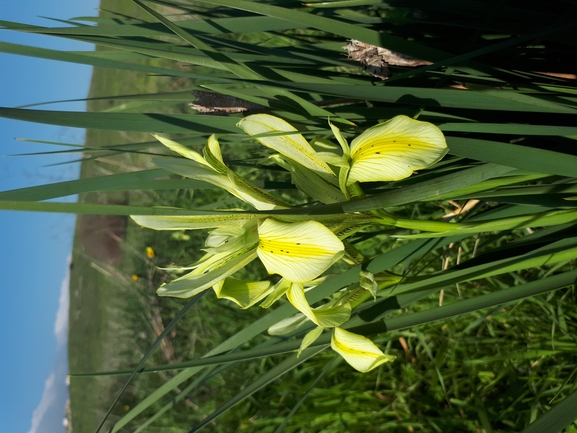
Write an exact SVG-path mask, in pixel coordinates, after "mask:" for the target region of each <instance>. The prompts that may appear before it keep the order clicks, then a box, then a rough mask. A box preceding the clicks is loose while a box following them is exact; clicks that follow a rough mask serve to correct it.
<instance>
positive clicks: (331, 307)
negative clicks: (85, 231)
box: [132, 114, 447, 372]
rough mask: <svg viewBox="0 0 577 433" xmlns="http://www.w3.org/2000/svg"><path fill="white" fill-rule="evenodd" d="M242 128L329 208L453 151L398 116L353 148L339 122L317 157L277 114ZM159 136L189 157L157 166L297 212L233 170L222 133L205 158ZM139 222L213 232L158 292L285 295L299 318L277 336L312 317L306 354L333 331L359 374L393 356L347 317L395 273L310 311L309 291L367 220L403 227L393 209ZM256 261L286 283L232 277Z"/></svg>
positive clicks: (264, 302) (254, 298)
mask: <svg viewBox="0 0 577 433" xmlns="http://www.w3.org/2000/svg"><path fill="white" fill-rule="evenodd" d="M237 126H238V127H239V128H240V129H242V130H243V131H244V132H245V133H246V134H248V135H249V136H252V137H254V138H255V139H256V140H257V141H258V142H259V143H261V144H262V145H264V146H265V147H267V148H270V149H272V150H273V151H274V152H276V153H275V154H274V155H272V156H271V157H270V158H271V160H272V161H274V162H275V163H276V164H278V165H279V166H281V167H283V168H285V169H286V170H287V171H289V172H290V173H291V177H292V181H293V183H294V184H295V185H296V186H297V188H299V189H300V190H301V191H303V192H304V193H306V194H308V195H309V196H311V197H312V198H313V199H314V200H317V201H320V202H322V203H337V202H343V201H347V200H350V199H352V198H354V197H356V196H358V195H359V193H361V194H362V189H361V188H360V183H362V182H375V181H395V180H400V179H404V178H406V177H408V176H410V175H411V174H412V173H413V172H414V171H416V170H421V169H425V168H427V167H429V166H431V165H432V164H434V163H436V162H438V161H439V160H440V159H441V158H442V157H443V156H444V155H445V154H446V152H447V146H446V143H445V138H444V136H443V134H442V132H441V131H440V130H439V129H438V128H437V127H436V126H434V125H432V124H430V123H427V122H421V121H417V120H414V119H411V118H409V117H406V116H396V117H394V118H392V119H390V120H389V121H387V122H384V123H380V124H378V125H376V126H374V127H372V128H370V129H367V130H366V131H365V132H363V133H362V134H360V135H359V136H358V137H356V138H355V139H354V140H353V141H352V142H351V143H350V145H349V143H348V142H347V140H346V139H345V137H344V136H343V135H342V134H341V132H340V131H339V129H338V128H337V127H336V126H334V125H332V124H331V125H330V126H331V129H332V131H333V134H334V136H335V138H336V140H337V141H338V143H339V144H340V150H339V151H338V152H336V151H327V152H318V151H316V150H315V149H314V148H313V147H312V146H311V144H310V143H309V142H308V141H307V140H306V139H305V138H304V137H303V136H302V135H301V134H300V133H299V132H298V131H297V130H296V128H294V127H293V126H292V125H290V124H289V123H287V122H286V121H284V120H282V119H280V118H277V117H274V116H271V115H267V114H256V115H251V116H248V117H245V118H243V119H242V120H241V121H240V122H239V123H238V125H237ZM157 138H158V140H160V141H161V142H162V143H163V144H164V145H165V146H166V147H168V148H169V149H170V150H172V151H174V152H176V153H178V154H180V155H181V156H183V157H185V159H182V158H181V159H178V160H176V159H171V158H166V159H159V160H155V163H156V164H157V165H159V166H160V167H162V168H166V169H168V170H171V171H173V172H175V173H178V174H181V175H184V176H186V177H189V178H192V179H196V180H200V181H204V182H207V183H210V184H213V185H215V186H217V187H219V188H222V189H224V190H226V191H228V192H229V193H231V194H232V195H234V196H236V197H237V198H239V199H240V200H242V201H244V202H246V203H248V204H249V205H251V206H252V207H254V208H255V209H257V210H259V211H268V210H277V209H288V208H290V206H289V205H288V204H287V203H284V202H283V201H282V200H279V199H278V198H276V197H274V196H272V195H271V194H269V193H268V192H266V191H264V190H262V189H260V188H258V187H257V186H255V185H254V184H252V183H250V182H249V181H247V180H245V179H244V178H242V177H241V176H239V175H238V174H237V173H235V172H234V171H232V170H231V169H230V168H229V167H228V166H227V165H226V164H225V162H224V160H223V157H222V153H221V149H220V145H219V142H218V136H216V135H212V136H211V137H210V138H209V139H208V143H207V145H206V146H205V148H204V150H203V154H202V155H201V154H200V153H198V152H195V151H193V150H191V149H189V148H188V147H185V146H183V145H181V144H179V143H177V142H174V141H172V140H169V139H166V138H163V137H160V136H158V137H157ZM132 218H133V219H134V220H135V221H136V222H137V223H138V224H140V225H142V226H144V227H148V228H152V229H157V230H191V229H207V228H208V229H212V231H211V232H210V233H209V235H208V237H207V239H206V242H205V248H204V252H205V254H204V256H203V257H201V258H200V260H198V261H197V262H196V263H194V264H193V265H192V266H191V267H188V268H182V269H186V270H187V271H190V272H188V273H186V274H185V275H183V276H181V277H180V278H177V279H175V280H173V281H171V282H170V283H168V284H165V285H163V286H162V287H160V288H159V289H158V294H159V295H160V296H176V297H181V298H186V297H191V296H194V295H196V294H198V293H201V292H202V291H204V290H207V289H209V288H212V289H213V290H214V292H215V293H216V296H217V297H219V298H224V299H229V300H231V301H232V302H235V303H236V304H238V305H239V306H240V307H241V308H249V307H251V306H254V305H256V304H259V303H260V306H261V307H264V308H268V307H270V306H271V305H273V303H274V302H276V301H277V300H278V299H280V298H281V297H283V296H286V298H287V299H288V301H289V302H290V303H291V304H292V305H293V306H294V307H295V308H296V309H297V310H298V311H299V314H298V315H297V316H294V317H292V318H290V319H287V320H285V321H282V322H281V323H279V324H277V325H275V326H273V327H272V328H271V329H270V330H269V332H271V333H277V334H278V333H283V332H287V330H293V329H296V328H297V327H298V326H300V325H302V324H304V323H306V322H308V321H311V322H313V323H314V324H315V325H316V327H315V328H314V329H313V330H312V331H310V332H309V333H308V334H307V335H306V336H305V337H304V338H303V342H302V345H301V349H300V350H303V349H304V348H306V347H308V346H309V345H310V344H312V343H313V342H314V341H315V340H316V339H317V338H318V337H319V336H320V335H321V334H322V332H324V331H325V330H327V329H329V330H331V332H332V340H331V347H332V349H333V350H334V351H336V352H337V353H339V354H340V355H341V356H343V358H344V359H345V360H346V361H347V362H348V363H349V364H350V365H351V366H352V367H353V368H355V369H356V370H358V371H360V372H367V371H370V370H372V369H374V368H375V367H377V366H379V365H381V364H383V363H385V362H389V361H392V360H393V359H394V357H393V356H391V355H386V354H384V353H383V352H382V351H381V350H380V349H379V348H378V347H377V346H376V345H375V344H374V343H373V342H372V341H371V340H369V339H368V338H366V337H364V336H361V335H357V334H354V333H352V332H349V331H346V330H345V329H343V328H342V327H341V326H342V325H343V324H344V323H345V322H347V320H349V318H350V316H351V311H352V309H353V308H354V307H356V306H357V305H359V303H360V302H362V301H364V300H365V299H367V297H366V296H365V295H367V294H368V295H369V296H371V295H372V296H375V295H376V291H377V290H378V289H379V288H382V286H383V285H387V284H392V283H393V284H394V283H396V282H398V279H396V276H394V275H393V274H383V275H381V276H378V275H372V274H370V273H368V272H364V273H363V274H362V275H361V284H360V285H359V286H358V287H356V288H355V289H353V290H351V291H349V292H343V293H342V294H341V296H340V297H337V298H335V299H332V300H330V301H328V302H327V303H326V304H324V305H322V306H320V307H316V308H313V307H311V305H309V303H308V301H307V299H306V296H305V289H309V288H311V287H314V286H316V285H318V284H319V283H320V282H321V281H322V280H323V274H324V273H325V272H326V271H327V270H328V269H329V268H330V267H331V266H332V265H333V264H334V263H336V262H337V261H339V260H341V259H343V258H348V259H350V254H348V253H347V252H345V243H343V242H346V238H347V237H349V236H351V235H352V234H354V233H355V232H356V231H358V230H360V229H362V228H363V227H366V226H367V225H369V224H374V223H378V224H390V225H395V222H396V221H395V219H394V217H392V216H390V215H389V214H387V213H386V212H384V211H382V212H381V211H375V212H372V213H355V214H337V215H315V216H311V215H278V217H277V216H275V217H267V216H263V213H257V212H255V213H249V212H245V213H232V212H231V213H230V214H226V213H219V214H215V215H192V216H133V217H132ZM257 258H258V259H259V260H260V261H261V262H262V264H263V265H264V267H265V268H266V270H267V271H268V272H269V273H270V274H277V275H279V276H280V277H281V278H280V280H279V281H278V282H277V283H276V284H272V283H271V282H269V281H245V280H240V279H236V278H234V276H233V274H234V273H236V272H237V271H239V270H240V269H242V268H244V267H245V266H246V265H247V264H248V263H250V262H252V261H253V260H256V259H257ZM349 263H350V260H349ZM299 353H300V352H299Z"/></svg>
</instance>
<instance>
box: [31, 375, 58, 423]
mask: <svg viewBox="0 0 577 433" xmlns="http://www.w3.org/2000/svg"><path fill="white" fill-rule="evenodd" d="M55 380H56V376H55V374H54V373H52V374H51V375H50V376H48V379H46V382H44V392H43V393H42V398H41V399H40V404H39V405H38V407H36V409H34V412H33V413H32V426H31V427H30V430H29V431H28V433H35V432H37V431H38V428H39V426H40V421H42V418H44V415H45V414H46V412H47V411H48V409H49V408H50V406H51V405H52V403H53V402H54V400H55V399H56V394H55V393H54V389H53V388H54V382H55Z"/></svg>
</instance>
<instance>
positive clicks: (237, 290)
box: [212, 278, 271, 309]
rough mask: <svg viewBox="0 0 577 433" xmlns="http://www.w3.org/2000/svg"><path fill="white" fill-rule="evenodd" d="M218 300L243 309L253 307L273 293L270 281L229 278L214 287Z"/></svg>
mask: <svg viewBox="0 0 577 433" xmlns="http://www.w3.org/2000/svg"><path fill="white" fill-rule="evenodd" d="M212 288H213V290H214V292H215V293H216V296H217V298H219V299H228V300H231V301H232V302H234V303H236V304H237V305H238V306H240V307H241V308H243V309H246V308H249V307H252V306H253V305H254V304H256V303H257V302H259V301H260V300H261V299H263V298H264V297H265V296H266V295H268V294H269V293H270V291H271V289H270V282H268V281H244V280H237V279H235V278H227V279H226V280H221V281H219V282H218V283H216V284H215V285H214V286H213V287H212Z"/></svg>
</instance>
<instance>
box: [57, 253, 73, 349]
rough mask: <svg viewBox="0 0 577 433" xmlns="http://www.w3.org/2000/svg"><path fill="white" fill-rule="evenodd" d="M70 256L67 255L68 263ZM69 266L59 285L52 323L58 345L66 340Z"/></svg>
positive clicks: (68, 304) (68, 305) (61, 344)
mask: <svg viewBox="0 0 577 433" xmlns="http://www.w3.org/2000/svg"><path fill="white" fill-rule="evenodd" d="M70 260H71V256H68V260H67V261H68V264H69V265H70ZM69 286H70V266H68V271H67V272H66V276H65V277H64V280H62V284H61V285H60V299H59V301H58V303H59V305H58V312H57V313H56V323H54V334H55V335H56V340H57V341H58V346H63V345H65V344H66V342H67V341H68V310H69V308H70V289H69Z"/></svg>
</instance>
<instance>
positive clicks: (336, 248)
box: [257, 218, 345, 283]
mask: <svg viewBox="0 0 577 433" xmlns="http://www.w3.org/2000/svg"><path fill="white" fill-rule="evenodd" d="M258 237H259V246H258V250H257V253H258V256H259V257H260V259H261V261H262V263H263V264H264V266H265V267H266V269H267V271H268V272H269V273H271V274H279V275H282V276H283V277H285V278H286V279H287V280H289V281H291V282H295V283H305V282H307V281H311V280H314V279H315V278H316V277H318V276H319V275H321V274H322V273H323V272H324V271H326V270H327V269H328V268H329V267H330V266H331V265H332V264H333V263H335V262H336V261H337V260H339V259H340V258H341V257H342V256H343V254H344V249H345V247H344V245H343V243H342V242H341V241H340V240H339V238H338V237H337V236H336V235H335V234H334V233H333V232H332V231H330V230H329V229H328V228H326V227H325V226H324V225H322V224H321V223H319V222H316V221H306V222H299V223H285V222H280V221H275V220H273V219H270V218H268V219H266V220H265V221H263V222H262V223H261V224H260V225H259V228H258Z"/></svg>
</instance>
